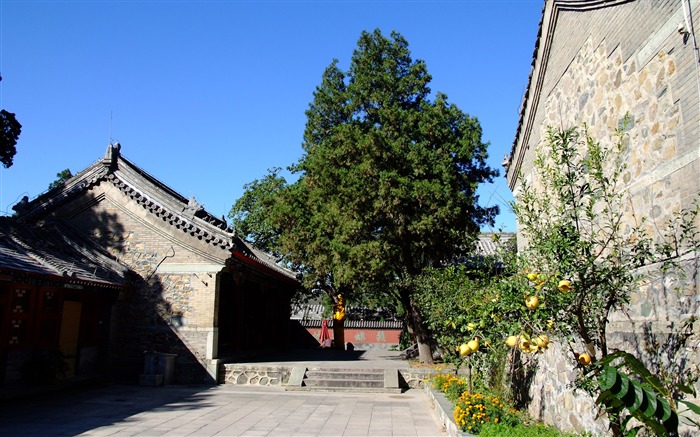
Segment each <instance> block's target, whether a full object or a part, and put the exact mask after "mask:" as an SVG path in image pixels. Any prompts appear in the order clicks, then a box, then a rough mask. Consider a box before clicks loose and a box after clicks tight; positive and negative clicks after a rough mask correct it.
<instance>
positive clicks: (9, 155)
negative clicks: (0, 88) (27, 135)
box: [0, 77, 22, 168]
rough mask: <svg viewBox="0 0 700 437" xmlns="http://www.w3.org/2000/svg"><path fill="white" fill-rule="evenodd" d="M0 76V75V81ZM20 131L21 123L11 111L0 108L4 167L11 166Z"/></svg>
mask: <svg viewBox="0 0 700 437" xmlns="http://www.w3.org/2000/svg"><path fill="white" fill-rule="evenodd" d="M1 80H2V77H0V81H1ZM20 133H22V125H21V124H20V123H19V121H17V117H15V114H14V113H12V112H8V111H6V110H4V109H3V110H0V162H2V165H4V166H5V168H10V167H12V163H13V160H14V157H15V154H17V148H16V145H17V140H18V139H19V134H20Z"/></svg>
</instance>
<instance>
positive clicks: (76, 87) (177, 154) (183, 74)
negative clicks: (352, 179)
mask: <svg viewBox="0 0 700 437" xmlns="http://www.w3.org/2000/svg"><path fill="white" fill-rule="evenodd" d="M542 5H543V1H542V0H521V1H516V0H512V1H503V0H483V1H471V0H461V1H460V0H455V1H429V0H422V1H410V0H409V1H359V0H355V1H350V0H348V1H331V0H325V1H321V0H319V1H312V0H307V1H293V0H289V1H285V0H277V1H235V0H228V1H227V0H220V1H214V0H212V1H175V0H171V1H157V0H144V1H128V0H122V1H118V0H117V1H90V0H83V1H29V0H27V1H22V0H16V1H13V0H3V1H1V2H0V73H1V74H2V78H3V80H2V82H0V107H2V108H4V109H6V110H8V111H10V112H14V113H16V115H17V118H18V120H19V121H20V123H21V124H22V126H23V127H22V134H21V136H20V139H19V142H18V144H17V150H18V152H17V155H16V156H15V160H14V165H13V166H12V167H10V168H9V169H5V168H4V167H1V166H0V215H5V214H8V215H9V214H12V212H13V211H12V205H14V204H15V203H16V202H17V201H19V200H20V199H21V198H22V196H25V195H26V196H29V198H30V199H31V198H34V197H36V196H38V195H39V194H41V193H42V192H44V191H45V190H46V189H47V188H48V185H49V184H50V183H51V182H52V181H54V180H55V179H56V174H57V173H58V172H60V171H61V170H63V169H66V168H68V169H70V170H71V171H72V172H73V173H74V174H75V173H77V172H79V171H81V170H83V169H84V168H86V167H87V166H89V165H90V164H92V163H93V162H94V161H96V160H97V159H100V158H101V157H102V156H103V154H104V153H105V150H106V148H107V145H108V144H109V142H110V140H116V141H119V142H120V143H121V145H122V154H123V155H124V156H125V157H126V158H127V159H130V160H131V161H132V162H134V163H135V164H136V165H138V166H140V167H141V168H143V169H144V170H145V171H147V172H148V173H150V174H151V175H153V176H154V177H156V178H158V179H159V180H161V181H162V182H164V183H165V184H167V185H169V186H170V187H171V188H173V189H174V190H176V191H178V192H179V193H181V194H182V195H184V196H186V197H190V196H194V197H195V198H196V199H197V201H198V202H199V203H200V204H202V205H204V207H205V208H206V209H207V210H208V211H209V212H211V213H213V214H214V215H217V216H221V215H226V214H227V213H228V211H229V210H230V208H231V206H232V205H233V203H234V202H235V200H236V199H237V198H238V197H240V196H241V194H242V192H243V185H244V184H245V183H247V182H250V181H252V180H254V179H257V178H260V177H262V176H263V175H265V174H266V172H267V169H269V168H272V167H287V166H288V165H290V164H292V163H294V162H296V161H297V160H298V158H299V157H300V156H301V153H302V149H301V140H302V134H303V130H304V125H305V122H306V118H305V115H304V111H305V110H306V109H307V108H308V105H309V103H310V102H311V100H312V94H313V91H314V89H315V87H316V86H317V85H318V84H319V83H320V81H321V75H322V73H323V70H324V69H325V68H326V67H327V66H328V65H329V64H330V63H331V61H332V60H333V59H334V58H336V59H338V60H339V62H340V64H339V65H340V67H341V68H342V69H347V67H348V65H349V61H350V57H351V55H352V52H353V50H354V48H355V47H356V45H357V40H358V38H359V36H360V33H361V32H362V31H363V30H367V31H372V30H374V29H376V28H379V29H381V30H382V32H383V33H384V34H386V35H388V34H389V33H390V32H391V31H392V30H396V31H398V32H399V33H401V34H402V35H403V36H404V37H405V38H406V39H407V40H408V43H409V48H410V50H411V53H412V56H413V58H414V59H423V60H424V61H425V62H426V64H427V67H428V72H429V73H430V74H431V75H432V77H433V80H432V82H431V85H430V87H431V89H432V90H433V92H436V91H441V92H444V93H446V94H447V96H448V101H449V102H451V103H454V104H456V105H457V106H458V107H460V109H462V110H463V111H464V112H466V113H468V114H470V115H472V116H476V117H477V118H478V119H479V121H480V122H481V125H482V128H483V140H484V141H487V142H489V143H490V148H489V154H490V158H489V163H490V165H491V166H492V167H495V168H498V169H499V170H501V173H503V172H502V167H501V161H502V160H503V156H504V154H506V153H509V152H510V149H511V146H512V144H513V139H514V136H515V130H516V127H517V123H518V111H519V108H520V103H521V101H522V97H523V93H524V92H525V88H526V86H527V80H528V75H529V73H530V66H531V61H532V53H533V50H534V45H535V39H536V36H537V28H538V25H539V20H540V17H541V12H542ZM510 200H512V194H511V193H510V191H509V189H508V186H507V184H506V181H505V178H504V177H503V176H502V175H501V176H500V177H498V178H497V179H496V180H495V181H494V183H493V184H490V185H488V186H484V187H482V188H481V189H480V203H481V204H482V205H493V204H497V205H500V207H501V215H499V217H498V219H497V221H496V229H485V231H490V230H497V229H498V228H501V229H503V230H506V231H515V218H514V216H513V214H512V213H511V212H510V211H509V210H508V202H509V201H510Z"/></svg>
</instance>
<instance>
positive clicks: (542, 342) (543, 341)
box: [534, 334, 549, 349]
mask: <svg viewBox="0 0 700 437" xmlns="http://www.w3.org/2000/svg"><path fill="white" fill-rule="evenodd" d="M534 341H535V344H536V345H537V346H539V347H541V348H543V349H546V348H547V346H549V337H547V336H546V335H545V334H542V335H538V336H537V337H535V338H534Z"/></svg>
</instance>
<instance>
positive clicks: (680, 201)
mask: <svg viewBox="0 0 700 437" xmlns="http://www.w3.org/2000/svg"><path fill="white" fill-rule="evenodd" d="M558 3H559V2H557V1H556V0H553V1H552V2H548V3H547V8H546V11H545V19H544V20H543V28H544V29H545V31H543V32H542V34H541V36H540V40H539V41H538V55H537V56H536V59H537V61H536V63H535V65H534V70H533V75H532V76H531V77H532V79H531V82H530V89H529V92H530V94H528V95H527V101H526V102H527V104H528V105H530V106H529V107H528V106H526V107H525V108H526V110H525V111H524V114H525V117H524V118H523V120H522V125H521V126H520V127H519V131H518V134H517V135H518V137H517V138H516V147H515V148H514V151H513V152H514V153H513V161H512V162H511V165H512V167H511V168H509V169H508V178H509V184H510V185H511V187H512V188H513V189H514V193H515V194H516V196H517V179H518V178H519V175H522V177H524V178H526V179H527V180H530V181H535V182H536V175H534V174H533V162H534V159H535V155H536V151H537V150H538V149H539V148H540V147H541V145H542V141H543V139H544V138H545V135H546V132H547V129H548V128H550V127H551V128H554V129H559V128H570V127H581V126H583V125H586V126H587V127H588V131H589V133H590V134H591V135H592V137H593V138H594V139H595V140H597V141H600V142H601V144H602V145H604V146H606V145H611V144H612V143H613V141H615V138H614V133H615V130H616V129H617V128H618V127H619V126H620V125H621V121H622V120H623V119H624V117H625V116H626V115H627V116H629V120H630V122H629V123H628V124H627V126H626V131H625V135H626V137H625V140H624V143H623V144H624V148H623V156H624V159H625V161H626V163H627V166H628V167H627V169H626V171H625V173H624V174H623V175H622V183H623V184H624V186H623V187H621V188H620V189H621V190H624V191H625V192H626V193H627V194H629V207H628V209H627V210H626V211H625V218H626V222H627V223H628V224H630V225H631V224H637V223H641V220H642V219H644V220H646V227H647V228H646V229H647V230H648V232H649V233H650V234H651V235H655V234H656V233H657V232H658V231H659V230H661V229H664V228H665V226H666V224H667V223H668V221H669V219H670V218H671V217H672V216H673V214H674V213H675V212H677V211H679V210H680V209H681V208H690V207H692V205H693V202H694V201H696V200H697V199H698V198H699V197H700V177H698V175H699V174H700V147H699V146H698V144H700V95H699V93H700V88H699V83H700V82H698V77H700V76H699V69H700V66H699V65H698V62H697V59H696V54H695V52H694V48H693V39H692V36H690V35H683V34H682V33H681V32H679V31H678V28H679V25H685V23H686V21H685V20H684V14H683V4H682V3H683V2H681V1H680V0H659V1H632V2H609V4H606V5H590V6H587V5H584V2H581V3H580V5H579V4H568V3H567V5H566V7H565V6H561V5H558ZM690 4H691V9H692V11H693V17H692V18H693V21H694V22H695V23H698V22H700V1H697V0H692V1H690ZM562 5H563V3H562ZM560 6H561V7H560ZM697 33H698V31H697V30H696V36H700V35H697ZM519 158H521V159H519ZM697 224H698V225H699V226H700V222H698V223H697ZM524 241H525V239H524V238H521V236H519V238H518V242H519V244H521V245H522V243H523V242H524ZM685 270H686V272H687V278H686V280H680V279H679V278H676V277H672V276H668V275H662V274H660V273H659V272H654V271H651V270H648V271H644V272H640V273H651V274H652V276H653V277H654V280H653V281H650V282H649V283H646V284H643V286H642V287H641V288H640V289H639V291H638V292H637V293H636V294H635V295H633V296H632V301H631V302H630V305H629V306H628V308H626V311H625V312H624V313H622V312H621V313H616V314H614V315H613V317H612V318H611V323H610V325H609V331H608V332H609V338H608V343H609V346H610V347H612V348H621V349H624V350H627V351H629V352H632V353H635V354H637V355H638V356H640V357H642V358H643V359H644V360H645V362H646V363H647V364H648V365H649V366H650V367H652V368H655V367H658V366H660V365H662V364H665V365H667V366H671V365H673V363H674V362H675V363H676V364H678V363H685V364H687V365H692V364H694V363H695V364H697V363H699V362H700V355H698V354H699V352H698V338H700V336H699V334H700V331H699V330H698V327H696V329H695V336H694V337H693V338H692V339H691V340H690V342H689V344H688V347H687V348H686V349H685V350H684V351H676V352H673V353H672V351H671V350H670V348H669V347H667V346H664V345H665V344H666V343H667V342H666V340H667V339H672V337H673V336H672V332H673V331H677V330H678V329H679V328H680V325H681V324H682V322H683V320H687V319H688V318H689V317H690V316H691V315H695V316H700V291H699V290H698V284H697V278H698V277H699V275H698V274H699V273H700V269H699V266H698V259H692V258H690V259H686V260H685ZM573 347H574V348H577V347H580V345H573ZM674 353H677V354H678V355H673V354H674ZM570 354H571V352H570V351H569V349H568V345H562V344H555V345H553V347H552V348H550V350H548V351H547V352H546V353H545V354H543V355H541V356H538V357H536V364H537V371H536V373H535V374H534V379H533V380H532V383H531V385H530V387H529V397H530V401H531V403H530V413H531V414H532V415H533V416H535V417H538V418H541V419H543V420H545V421H546V422H548V423H550V424H553V425H555V426H557V427H559V428H561V429H564V430H568V429H574V430H577V431H583V430H588V431H592V432H595V433H604V432H605V431H606V427H605V423H604V422H603V421H600V420H595V414H596V410H595V407H594V405H593V403H592V400H591V399H590V398H589V397H588V396H586V395H584V394H582V393H579V392H577V393H574V392H573V391H572V383H573V381H574V378H575V375H576V372H577V371H576V369H574V368H573V366H572V363H573V359H572V357H571V356H570ZM663 355H665V356H663ZM696 389H700V386H696Z"/></svg>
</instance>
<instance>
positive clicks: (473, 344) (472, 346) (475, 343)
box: [467, 338, 479, 352]
mask: <svg viewBox="0 0 700 437" xmlns="http://www.w3.org/2000/svg"><path fill="white" fill-rule="evenodd" d="M467 346H469V349H471V351H472V352H476V351H478V350H479V340H477V339H476V338H475V339H473V340H469V342H468V343H467Z"/></svg>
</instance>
